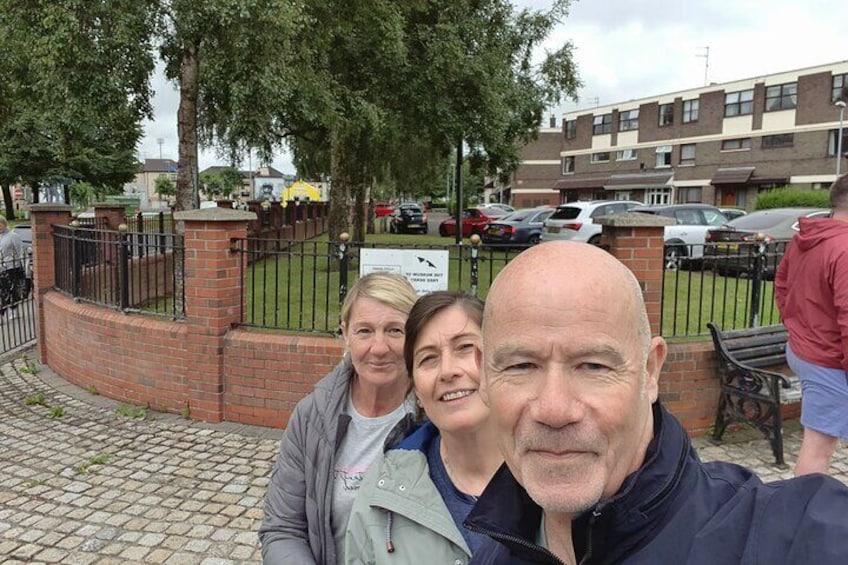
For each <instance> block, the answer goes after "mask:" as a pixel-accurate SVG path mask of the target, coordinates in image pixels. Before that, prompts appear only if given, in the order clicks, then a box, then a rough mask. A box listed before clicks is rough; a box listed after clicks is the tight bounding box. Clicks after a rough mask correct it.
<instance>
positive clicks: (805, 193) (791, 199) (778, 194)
mask: <svg viewBox="0 0 848 565" xmlns="http://www.w3.org/2000/svg"><path fill="white" fill-rule="evenodd" d="M799 206H801V207H810V208H830V191H829V190H806V189H799V188H794V187H791V186H788V187H786V188H778V189H775V190H772V191H771V192H767V193H765V194H761V195H759V196H757V204H756V206H755V209H757V210H770V209H771V208H796V207H799Z"/></svg>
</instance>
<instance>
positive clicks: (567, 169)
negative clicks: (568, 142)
mask: <svg viewBox="0 0 848 565" xmlns="http://www.w3.org/2000/svg"><path fill="white" fill-rule="evenodd" d="M573 172H574V155H566V156H565V157H563V158H562V174H564V175H570V174H572V173H573Z"/></svg>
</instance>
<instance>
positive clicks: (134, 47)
mask: <svg viewBox="0 0 848 565" xmlns="http://www.w3.org/2000/svg"><path fill="white" fill-rule="evenodd" d="M151 7H152V2H151V0H110V1H89V0H65V1H63V2H54V1H50V0H0V36H2V37H3V38H4V39H3V42H2V56H0V83H3V87H2V89H3V92H2V95H3V96H2V97H0V98H2V99H3V100H4V102H0V117H1V118H2V119H0V182H3V184H4V185H6V184H8V181H9V180H18V179H20V180H22V181H23V182H24V183H26V184H29V185H30V186H32V187H33V189H34V190H33V195H34V197H35V198H36V199H37V197H38V190H36V189H37V187H38V186H39V184H40V183H42V182H49V181H53V180H57V179H63V180H64V182H65V184H67V183H68V181H69V180H70V181H82V182H86V183H89V184H91V185H93V186H96V187H99V188H101V189H105V190H111V191H119V190H120V188H121V186H122V184H123V183H124V182H127V181H129V180H131V179H132V178H133V176H134V175H135V172H136V161H135V158H134V152H135V146H136V143H137V142H138V140H139V138H140V135H141V128H140V126H139V124H140V121H141V119H142V118H144V117H151V108H150V104H149V99H150V94H151V93H150V89H149V85H148V77H149V75H150V73H151V71H152V69H153V64H154V63H153V62H154V59H153V55H152V47H153V43H152V36H151V34H150V31H151V26H152V24H153V21H154V20H153V11H152V10H151ZM7 204H8V203H7Z"/></svg>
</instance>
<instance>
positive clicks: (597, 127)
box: [592, 114, 612, 135]
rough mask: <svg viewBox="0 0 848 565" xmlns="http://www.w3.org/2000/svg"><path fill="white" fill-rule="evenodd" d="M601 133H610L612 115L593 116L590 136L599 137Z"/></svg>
mask: <svg viewBox="0 0 848 565" xmlns="http://www.w3.org/2000/svg"><path fill="white" fill-rule="evenodd" d="M603 133H612V114H603V115H600V116H595V120H594V122H593V127H592V134H593V135H601V134H603Z"/></svg>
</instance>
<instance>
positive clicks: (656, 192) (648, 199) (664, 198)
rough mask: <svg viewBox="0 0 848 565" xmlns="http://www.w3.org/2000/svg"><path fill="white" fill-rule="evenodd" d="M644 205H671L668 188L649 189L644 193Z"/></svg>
mask: <svg viewBox="0 0 848 565" xmlns="http://www.w3.org/2000/svg"><path fill="white" fill-rule="evenodd" d="M645 203H646V204H647V205H648V206H657V205H659V204H671V189H670V188H649V189H648V190H646V191H645Z"/></svg>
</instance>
